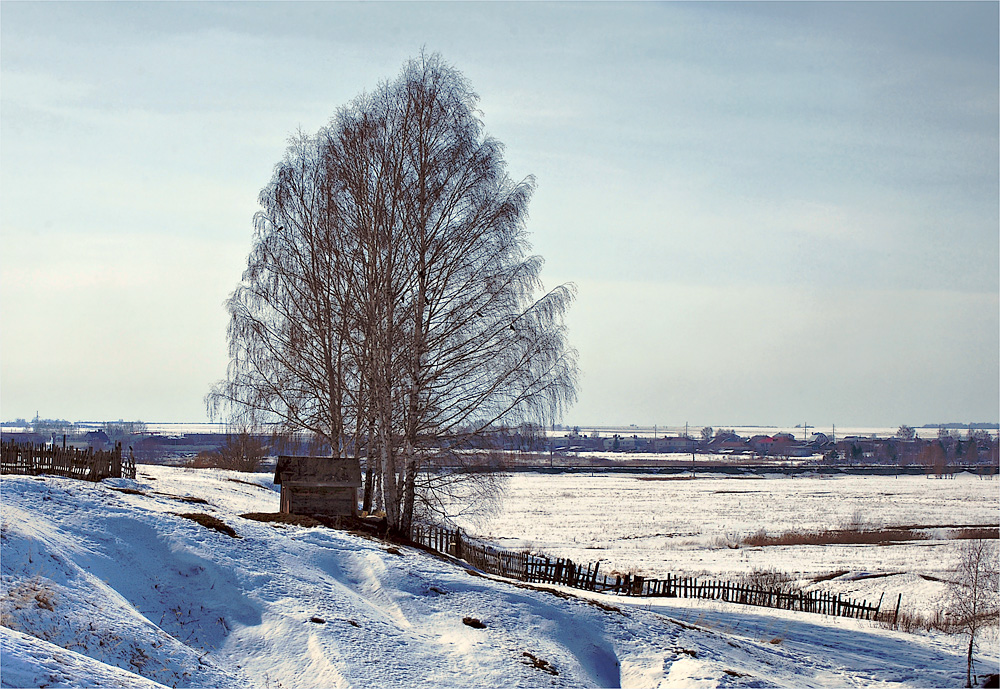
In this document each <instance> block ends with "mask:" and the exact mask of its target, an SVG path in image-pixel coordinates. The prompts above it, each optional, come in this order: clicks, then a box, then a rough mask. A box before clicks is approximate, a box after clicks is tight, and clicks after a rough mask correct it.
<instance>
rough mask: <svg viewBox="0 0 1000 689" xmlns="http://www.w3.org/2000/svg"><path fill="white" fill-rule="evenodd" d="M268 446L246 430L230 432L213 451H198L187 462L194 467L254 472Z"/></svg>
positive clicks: (265, 453)
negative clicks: (222, 442)
mask: <svg viewBox="0 0 1000 689" xmlns="http://www.w3.org/2000/svg"><path fill="white" fill-rule="evenodd" d="M267 452H268V447H267V445H265V444H264V443H263V442H262V441H261V440H260V438H258V437H257V436H254V435H251V434H250V432H249V431H247V430H241V431H239V432H238V433H235V434H233V433H230V434H229V435H227V436H226V442H225V443H224V444H223V445H222V446H221V447H220V448H219V449H218V450H216V451H215V452H199V453H198V455H197V456H196V457H195V458H194V459H192V460H190V461H189V462H188V466H189V467H192V468H195V469H207V468H216V469H230V470H232V471H245V472H250V473H252V472H255V471H257V469H258V467H259V466H260V462H261V460H263V459H264V457H266V456H267Z"/></svg>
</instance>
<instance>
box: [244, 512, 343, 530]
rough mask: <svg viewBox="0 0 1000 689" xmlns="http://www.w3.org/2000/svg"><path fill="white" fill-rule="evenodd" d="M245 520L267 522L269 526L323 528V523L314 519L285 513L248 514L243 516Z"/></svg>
mask: <svg viewBox="0 0 1000 689" xmlns="http://www.w3.org/2000/svg"><path fill="white" fill-rule="evenodd" d="M240 516H241V517H243V518H244V519H252V520H253V521H255V522H265V523H269V524H289V525H292V526H306V527H312V526H323V523H322V522H321V521H319V520H317V519H313V518H312V517H307V516H305V515H303V514H285V513H283V512H247V513H246V514H241V515H240Z"/></svg>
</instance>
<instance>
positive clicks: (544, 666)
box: [521, 651, 559, 677]
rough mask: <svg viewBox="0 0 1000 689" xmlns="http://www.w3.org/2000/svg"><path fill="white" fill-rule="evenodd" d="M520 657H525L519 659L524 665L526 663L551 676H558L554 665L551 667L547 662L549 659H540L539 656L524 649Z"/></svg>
mask: <svg viewBox="0 0 1000 689" xmlns="http://www.w3.org/2000/svg"><path fill="white" fill-rule="evenodd" d="M521 657H522V658H524V659H525V660H522V661H521V662H522V663H524V664H525V665H527V666H529V667H533V668H537V669H539V670H541V671H542V672H547V673H549V674H550V675H552V676H553V677H558V676H559V671H558V670H556V669H555V668H554V667H552V665H551V664H550V663H549V661H547V660H542V659H541V658H539V657H538V656H536V655H535V654H533V653H528V652H527V651H525V652H524V653H522V654H521Z"/></svg>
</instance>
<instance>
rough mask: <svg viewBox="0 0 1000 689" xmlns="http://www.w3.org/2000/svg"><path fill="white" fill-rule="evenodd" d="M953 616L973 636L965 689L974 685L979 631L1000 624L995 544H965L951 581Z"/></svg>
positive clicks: (999, 577)
mask: <svg viewBox="0 0 1000 689" xmlns="http://www.w3.org/2000/svg"><path fill="white" fill-rule="evenodd" d="M950 588H951V605H950V609H949V612H950V613H951V615H952V617H953V619H954V620H955V624H956V625H957V626H958V628H959V629H960V630H961V631H962V632H963V633H965V634H967V635H968V637H969V646H968V653H967V656H966V668H965V686H966V687H971V686H972V654H973V651H974V650H975V648H976V637H977V635H978V634H979V632H980V631H981V630H982V629H984V628H986V627H990V626H996V625H997V622H998V621H1000V606H998V597H1000V594H998V588H1000V567H998V561H997V546H996V543H994V542H993V541H988V540H983V539H970V540H967V541H965V542H963V543H962V547H961V550H959V554H958V562H957V563H956V566H955V580H954V581H953V582H951V585H950Z"/></svg>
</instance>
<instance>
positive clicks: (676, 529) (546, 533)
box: [459, 471, 1000, 613]
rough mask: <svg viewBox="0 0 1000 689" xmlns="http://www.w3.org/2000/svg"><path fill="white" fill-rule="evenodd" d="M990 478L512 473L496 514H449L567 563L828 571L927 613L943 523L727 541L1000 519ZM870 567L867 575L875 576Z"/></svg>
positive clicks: (735, 573)
mask: <svg viewBox="0 0 1000 689" xmlns="http://www.w3.org/2000/svg"><path fill="white" fill-rule="evenodd" d="M997 489H998V485H997V480H996V479H992V480H984V479H981V478H979V477H977V476H973V475H972V474H968V473H962V474H958V475H956V476H955V478H954V479H948V480H939V479H928V478H926V477H925V476H922V475H916V476H914V475H900V476H871V475H850V474H840V473H828V474H825V475H820V474H816V475H811V476H785V475H782V474H773V475H761V474H744V475H727V474H720V473H715V472H710V471H706V472H696V473H686V474H683V475H658V474H650V473H645V474H643V473H630V474H625V473H602V472H600V471H596V472H592V473H565V474H534V473H528V472H524V473H515V474H513V475H512V476H511V478H510V480H509V484H508V493H507V497H506V499H505V500H504V502H503V505H502V509H501V510H500V512H499V513H497V514H495V515H492V517H491V518H490V519H488V520H480V521H474V520H471V519H462V520H459V523H460V525H461V526H462V527H463V528H464V529H465V530H466V531H468V532H469V533H471V534H474V535H478V536H481V537H483V538H485V539H488V540H492V541H496V542H498V543H500V544H501V545H503V546H504V547H506V548H510V549H512V550H519V549H522V548H527V549H532V550H538V551H541V552H545V553H548V554H550V555H553V556H557V557H568V558H570V559H572V560H573V561H574V562H579V563H589V562H595V561H600V562H601V569H602V570H603V571H607V572H611V571H619V572H635V573H639V574H642V575H644V576H647V577H663V576H665V575H666V574H668V573H669V574H674V575H688V576H707V577H710V578H724V579H733V578H737V577H739V576H740V575H742V574H744V573H747V572H751V571H753V570H754V569H763V570H767V569H774V570H778V571H783V572H788V573H789V574H791V575H792V576H793V577H796V578H799V579H800V580H802V582H803V583H808V582H809V580H810V579H811V578H814V577H822V576H827V575H830V574H831V573H836V572H847V574H844V575H842V576H838V577H835V578H833V579H830V580H826V581H823V582H821V585H820V588H823V589H824V590H828V591H832V592H833V593H842V594H844V595H845V596H848V597H851V598H857V599H867V600H870V601H871V600H878V598H879V596H880V595H882V594H883V593H884V594H885V600H886V601H890V600H891V601H892V602H893V603H895V600H896V596H897V594H900V593H901V594H902V595H903V605H904V608H907V609H910V610H912V611H914V612H923V613H927V612H931V611H933V610H934V609H935V608H938V607H941V605H942V604H943V603H944V597H945V595H946V586H945V584H944V583H943V580H947V579H948V578H949V577H950V567H951V565H952V562H953V561H954V558H955V553H956V551H957V549H958V547H959V542H958V541H955V540H953V539H950V538H947V536H948V535H949V533H948V532H950V531H951V530H949V529H936V530H930V531H929V535H931V536H932V538H930V539H928V540H922V541H908V542H900V543H893V544H886V545H848V546H843V545H801V546H769V547H766V548H760V547H740V548H736V547H729V546H734V545H735V543H736V542H737V541H738V540H739V538H740V537H741V536H747V535H750V534H752V533H754V532H756V531H758V530H759V529H764V530H765V531H767V532H768V533H770V534H779V533H782V532H785V531H791V530H802V531H808V530H823V529H837V528H840V527H842V526H844V525H847V524H849V523H851V522H853V521H857V520H859V519H860V520H862V521H864V522H867V523H869V524H870V525H872V526H885V527H888V526H910V525H919V526H933V525H940V526H945V525H972V524H993V525H996V524H998V523H1000V511H998V500H997V497H998V496H997ZM873 575H874V576H873Z"/></svg>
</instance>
